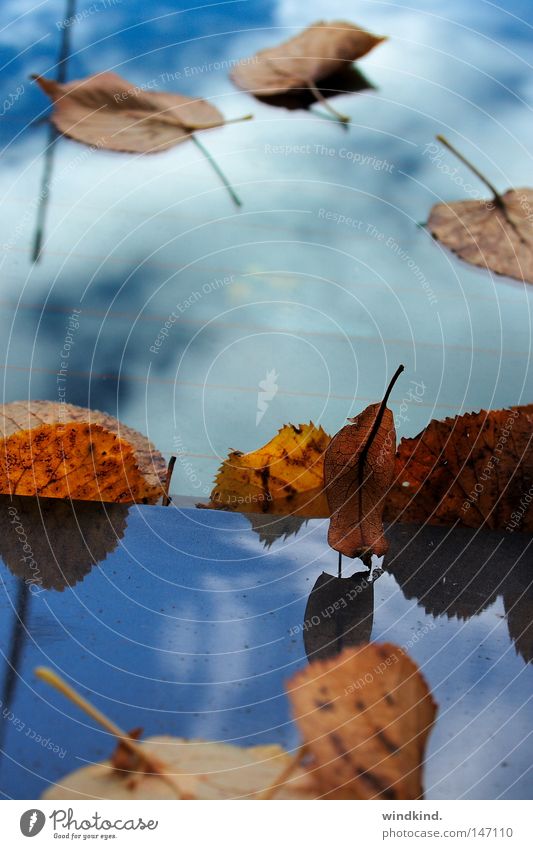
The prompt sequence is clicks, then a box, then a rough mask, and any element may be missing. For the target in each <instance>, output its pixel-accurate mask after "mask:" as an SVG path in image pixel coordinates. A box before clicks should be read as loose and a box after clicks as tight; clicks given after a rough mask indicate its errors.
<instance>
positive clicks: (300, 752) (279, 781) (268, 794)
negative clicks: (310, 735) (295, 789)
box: [258, 743, 307, 799]
mask: <svg viewBox="0 0 533 849" xmlns="http://www.w3.org/2000/svg"><path fill="white" fill-rule="evenodd" d="M306 752H307V746H306V744H305V743H303V744H302V745H301V746H300V748H299V749H297V750H296V752H295V753H294V755H293V756H292V757H291V759H290V761H289V763H288V764H287V766H286V767H284V768H283V770H282V771H281V773H280V774H279V775H278V776H277V778H275V779H274V781H273V782H272V784H270V785H269V787H267V788H266V790H263V792H262V793H261V794H260V795H259V797H258V798H259V799H273V798H274V796H275V795H276V793H278V792H279V791H280V790H281V788H282V787H283V785H284V784H286V783H287V781H288V780H289V778H290V777H291V775H292V774H293V772H294V771H295V770H296V769H297V768H298V767H299V765H300V761H301V760H302V758H303V756H304V755H305V754H306Z"/></svg>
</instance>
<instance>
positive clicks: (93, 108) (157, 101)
mask: <svg viewBox="0 0 533 849" xmlns="http://www.w3.org/2000/svg"><path fill="white" fill-rule="evenodd" d="M35 81H36V82H37V83H38V85H39V86H40V87H41V88H42V90H43V91H44V92H45V94H47V95H48V97H50V99H51V100H52V101H53V103H54V111H53V113H52V123H53V124H54V125H55V127H56V128H57V129H58V130H59V131H60V132H61V133H63V134H64V135H66V136H70V137H71V138H73V139H76V141H80V142H84V144H89V145H95V146H96V147H97V148H104V149H107V150H117V151H125V152H128V153H153V152H155V151H161V150H166V149H167V148H169V147H173V146H174V145H176V144H179V143H180V142H182V141H185V140H186V139H188V138H190V136H191V135H192V133H194V132H196V131H198V130H204V129H211V128H212V127H220V126H222V125H223V124H224V123H225V120H224V116H223V115H222V113H221V112H219V110H218V109H217V108H216V107H215V106H213V105H212V104H211V103H208V102H207V101H206V100H202V98H200V97H185V95H182V94H171V93H169V92H156V91H142V90H141V89H140V88H139V87H138V86H135V85H133V83H130V82H128V80H125V79H123V78H122V77H120V76H118V74H113V73H103V74H94V75H93V76H90V77H85V78H84V79H81V80H74V81H73V82H70V83H58V82H56V81H55V80H47V79H45V78H44V77H35Z"/></svg>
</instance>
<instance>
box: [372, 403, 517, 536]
mask: <svg viewBox="0 0 533 849" xmlns="http://www.w3.org/2000/svg"><path fill="white" fill-rule="evenodd" d="M532 438H533V407H531V406H529V407H514V408H511V409H508V410H490V411H488V412H487V411H485V410H481V411H480V412H479V413H466V414H465V415H462V416H456V417H455V418H453V419H445V420H444V421H436V420H434V421H432V422H430V423H429V425H428V426H427V427H426V428H425V430H423V431H422V433H420V434H418V436H415V437H414V438H413V439H402V441H401V443H400V446H399V449H398V453H397V456H396V465H395V472H394V477H395V481H394V485H393V486H392V487H391V490H390V492H389V495H388V497H387V502H386V505H385V519H386V520H387V521H395V520H396V521H400V522H414V523H416V524H423V523H426V522H428V523H430V524H434V525H453V524H455V523H457V522H459V523H460V524H461V525H466V526H467V527H470V528H479V527H481V526H482V525H485V526H486V527H489V528H494V529H498V528H499V529H503V528H505V527H507V528H508V529H509V530H521V531H529V532H531V531H533V510H531V509H530V504H531V502H532V501H533V450H532V449H533V443H532Z"/></svg>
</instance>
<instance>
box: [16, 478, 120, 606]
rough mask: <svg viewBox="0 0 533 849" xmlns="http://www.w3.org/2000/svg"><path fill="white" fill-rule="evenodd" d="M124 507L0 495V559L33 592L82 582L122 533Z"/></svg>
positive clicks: (71, 585) (58, 588)
mask: <svg viewBox="0 0 533 849" xmlns="http://www.w3.org/2000/svg"><path fill="white" fill-rule="evenodd" d="M128 512H129V506H128V505H126V504H103V503H101V502H99V501H65V500H63V499H59V498H30V497H22V496H14V497H13V498H10V497H9V496H8V495H0V557H1V558H2V560H3V561H4V563H5V564H6V566H7V567H8V569H9V570H10V572H12V574H13V575H15V576H16V577H18V578H20V579H21V580H22V581H23V582H24V584H25V585H26V587H29V588H30V590H31V593H32V595H34V594H35V595H37V594H38V593H39V592H42V591H43V590H58V591H59V592H61V591H63V590H64V589H65V588H67V587H73V586H75V584H77V583H79V582H80V581H83V579H84V578H85V577H86V576H87V575H88V574H89V572H90V571H91V569H92V568H93V567H94V566H96V565H98V564H100V563H102V562H103V561H104V560H105V559H106V557H107V556H108V555H109V554H110V553H111V552H112V551H114V549H115V548H116V546H117V544H118V543H119V541H120V540H121V539H122V537H123V536H124V533H125V530H126V526H127V519H128Z"/></svg>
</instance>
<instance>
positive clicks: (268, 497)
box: [207, 422, 330, 517]
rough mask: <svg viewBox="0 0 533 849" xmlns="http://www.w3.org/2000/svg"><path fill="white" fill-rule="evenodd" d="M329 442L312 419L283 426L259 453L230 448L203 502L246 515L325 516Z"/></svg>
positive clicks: (216, 507)
mask: <svg viewBox="0 0 533 849" xmlns="http://www.w3.org/2000/svg"><path fill="white" fill-rule="evenodd" d="M329 440H330V437H329V436H328V435H327V433H325V431H324V430H323V429H322V428H321V427H315V425H314V424H313V423H312V422H310V423H309V424H308V425H298V426H296V425H284V427H282V428H281V429H280V430H279V432H278V433H277V434H276V436H275V437H274V438H273V439H271V440H270V442H268V443H267V444H266V445H264V446H263V447H262V448H259V449H258V450H257V451H251V452H250V453H248V454H243V453H242V452H241V451H232V452H231V453H230V454H229V456H228V458H227V459H226V460H224V462H223V464H222V466H221V467H220V470H219V472H218V475H217V478H216V481H215V487H214V489H213V491H212V493H211V501H210V503H209V504H208V505H207V506H208V507H210V508H214V509H222V510H241V511H243V512H248V513H271V514H287V513H292V514H295V515H298V516H303V517H305V516H316V515H327V504H326V502H325V497H324V493H323V489H322V482H323V461H324V451H325V450H326V447H327V445H328V443H329Z"/></svg>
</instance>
